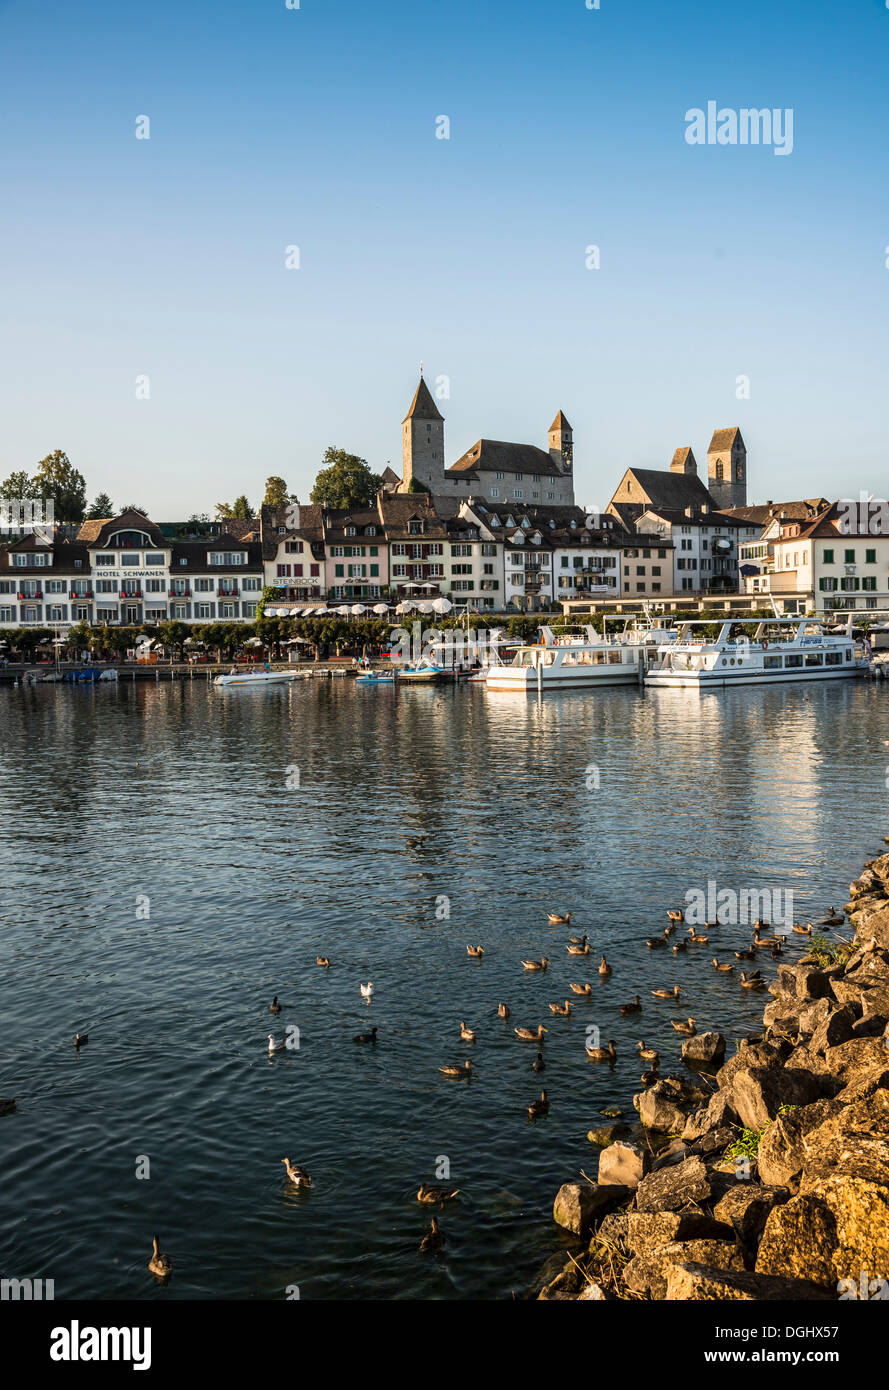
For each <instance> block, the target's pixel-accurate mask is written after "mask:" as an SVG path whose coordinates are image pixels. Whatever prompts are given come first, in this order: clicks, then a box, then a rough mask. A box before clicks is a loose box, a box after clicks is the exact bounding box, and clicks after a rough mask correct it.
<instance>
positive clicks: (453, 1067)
mask: <svg viewBox="0 0 889 1390" xmlns="http://www.w3.org/2000/svg"><path fill="white" fill-rule="evenodd" d="M438 1070H439V1071H440V1072H441V1074H442V1076H459V1077H465V1078H466V1079H467V1080H468V1079H469V1077H470V1076H471V1075H472V1059H471V1058H470V1057H467V1058H466V1061H465V1062H464V1063H463V1065H462V1067H461V1066H460V1065H459V1064H454V1063H451V1062H449V1063H448V1065H447V1066H444V1067H439V1069H438Z"/></svg>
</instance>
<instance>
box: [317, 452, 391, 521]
mask: <svg viewBox="0 0 889 1390" xmlns="http://www.w3.org/2000/svg"><path fill="white" fill-rule="evenodd" d="M322 463H323V465H324V467H323V468H322V469H321V471H320V473H319V474H318V476H317V477H316V479H315V486H314V487H313V488H312V492H311V496H310V499H309V500H310V501H311V502H312V503H314V504H315V505H316V506H322V507H347V508H350V509H351V508H358V507H370V506H371V505H372V504H373V501H374V499H375V497H376V495H377V493H378V492H379V491H380V489H381V488H382V486H383V479H382V478H381V477H380V475H379V474H378V473H372V472H371V470H370V466H369V464H368V463H367V461H366V460H365V459H363V458H359V457H358V455H357V454H348V453H346V451H345V449H335V448H334V446H333V445H332V444H331V445H329V446H328V448H327V449H326V450H325V452H324V458H323V459H322Z"/></svg>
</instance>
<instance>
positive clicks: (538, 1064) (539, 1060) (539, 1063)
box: [531, 1052, 546, 1071]
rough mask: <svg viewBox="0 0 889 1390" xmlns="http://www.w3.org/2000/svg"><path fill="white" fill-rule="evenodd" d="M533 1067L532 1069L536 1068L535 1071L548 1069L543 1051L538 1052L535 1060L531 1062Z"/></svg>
mask: <svg viewBox="0 0 889 1390" xmlns="http://www.w3.org/2000/svg"><path fill="white" fill-rule="evenodd" d="M531 1067H532V1070H534V1071H545V1070H546V1062H544V1060H543V1053H542V1052H538V1054H537V1056H536V1057H535V1058H534V1061H533V1062H532V1063H531Z"/></svg>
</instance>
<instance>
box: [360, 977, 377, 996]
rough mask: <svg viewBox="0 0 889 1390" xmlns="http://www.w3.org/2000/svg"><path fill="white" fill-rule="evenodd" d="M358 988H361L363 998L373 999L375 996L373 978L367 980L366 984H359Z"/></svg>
mask: <svg viewBox="0 0 889 1390" xmlns="http://www.w3.org/2000/svg"><path fill="white" fill-rule="evenodd" d="M358 988H359V989H360V990H361V998H362V999H372V998H373V992H374V987H373V981H372V980H368V982H367V984H366V985H359V986H358Z"/></svg>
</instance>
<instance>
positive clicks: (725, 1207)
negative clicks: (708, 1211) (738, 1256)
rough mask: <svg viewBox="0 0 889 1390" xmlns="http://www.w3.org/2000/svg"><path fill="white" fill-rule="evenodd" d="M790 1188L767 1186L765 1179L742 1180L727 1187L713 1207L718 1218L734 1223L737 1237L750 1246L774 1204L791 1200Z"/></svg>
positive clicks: (729, 1223) (730, 1223)
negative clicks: (761, 1181)
mask: <svg viewBox="0 0 889 1390" xmlns="http://www.w3.org/2000/svg"><path fill="white" fill-rule="evenodd" d="M789 1196H790V1192H789V1191H788V1189H787V1188H786V1187H766V1186H764V1184H762V1183H754V1182H739V1183H738V1184H737V1185H736V1186H735V1187H732V1188H730V1189H729V1190H728V1192H727V1193H726V1194H725V1196H724V1197H720V1199H719V1201H718V1202H717V1203H716V1205H715V1206H714V1208H713V1215H714V1217H715V1218H716V1220H717V1221H721V1222H725V1223H727V1224H728V1225H730V1226H731V1227H732V1229H733V1230H734V1232H735V1234H736V1235H737V1237H738V1239H739V1240H740V1241H741V1242H742V1243H743V1244H744V1245H747V1246H755V1245H756V1244H757V1242H758V1241H759V1238H760V1236H761V1235H762V1232H763V1227H764V1226H765V1224H766V1218H767V1217H768V1214H769V1212H770V1211H771V1210H772V1208H773V1207H776V1206H781V1205H782V1204H783V1203H784V1202H786V1201H787V1200H788V1198H789Z"/></svg>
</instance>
